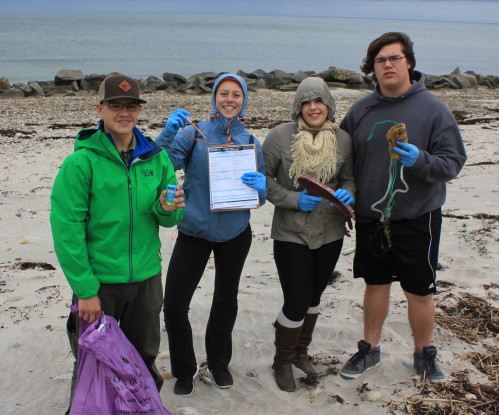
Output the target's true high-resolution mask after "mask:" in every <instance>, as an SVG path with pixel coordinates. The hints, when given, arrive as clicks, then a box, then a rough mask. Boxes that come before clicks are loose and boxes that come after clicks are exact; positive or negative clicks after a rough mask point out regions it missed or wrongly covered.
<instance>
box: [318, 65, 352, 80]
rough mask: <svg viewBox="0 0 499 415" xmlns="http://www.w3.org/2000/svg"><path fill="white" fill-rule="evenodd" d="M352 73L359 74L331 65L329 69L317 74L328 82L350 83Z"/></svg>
mask: <svg viewBox="0 0 499 415" xmlns="http://www.w3.org/2000/svg"><path fill="white" fill-rule="evenodd" d="M352 75H357V72H355V71H350V70H348V69H341V68H336V67H335V66H331V67H330V68H328V69H327V70H325V71H322V72H320V73H318V74H317V76H318V77H320V78H322V79H324V80H325V81H326V82H341V83H345V84H346V83H348V80H349V78H350V77H351V76H352Z"/></svg>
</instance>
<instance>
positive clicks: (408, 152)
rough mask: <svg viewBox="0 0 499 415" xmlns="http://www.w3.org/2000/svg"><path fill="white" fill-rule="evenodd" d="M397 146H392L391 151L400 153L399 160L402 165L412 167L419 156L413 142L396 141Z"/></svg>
mask: <svg viewBox="0 0 499 415" xmlns="http://www.w3.org/2000/svg"><path fill="white" fill-rule="evenodd" d="M397 146H398V147H400V148H398V147H395V146H393V151H395V153H397V154H400V162H401V163H402V166H404V167H412V166H414V163H416V161H417V159H418V158H419V148H417V147H416V146H415V145H413V144H409V143H404V142H403V141H397Z"/></svg>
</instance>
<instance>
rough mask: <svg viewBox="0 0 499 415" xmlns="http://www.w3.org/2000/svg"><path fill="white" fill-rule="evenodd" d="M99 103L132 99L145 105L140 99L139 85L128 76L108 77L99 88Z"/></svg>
mask: <svg viewBox="0 0 499 415" xmlns="http://www.w3.org/2000/svg"><path fill="white" fill-rule="evenodd" d="M98 95H99V102H100V103H102V102H104V101H111V100H113V99H120V98H130V99H135V100H137V101H139V102H140V103H145V102H147V101H144V100H143V99H141V98H140V90H139V83H138V82H137V81H136V80H135V79H132V78H130V77H129V76H126V75H113V76H108V77H107V78H106V79H104V80H103V81H102V83H101V84H100V86H99V93H98Z"/></svg>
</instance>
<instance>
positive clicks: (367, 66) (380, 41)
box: [360, 32, 416, 81]
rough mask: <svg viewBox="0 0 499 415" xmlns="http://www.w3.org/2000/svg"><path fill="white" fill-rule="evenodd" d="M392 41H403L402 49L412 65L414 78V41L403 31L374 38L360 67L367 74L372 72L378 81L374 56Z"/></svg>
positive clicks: (410, 70)
mask: <svg viewBox="0 0 499 415" xmlns="http://www.w3.org/2000/svg"><path fill="white" fill-rule="evenodd" d="M392 43H402V51H403V53H404V56H405V58H406V59H407V62H409V64H410V65H411V67H410V69H409V74H410V76H411V78H412V70H413V69H414V67H415V66H416V57H415V56H414V50H413V45H414V44H413V43H412V41H411V38H410V37H409V36H408V35H406V34H405V33H402V32H388V33H385V34H383V35H381V36H380V37H378V38H376V39H374V40H373V41H372V42H371V43H370V44H369V47H368V48H367V54H366V57H365V58H364V61H363V62H364V64H363V65H362V66H361V67H360V69H361V70H362V72H364V73H365V74H366V75H369V74H370V73H372V74H373V79H374V80H375V81H376V75H374V58H375V57H376V55H377V54H378V53H379V51H380V50H381V49H382V48H384V47H385V46H387V45H391V44H392Z"/></svg>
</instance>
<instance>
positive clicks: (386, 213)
mask: <svg viewBox="0 0 499 415" xmlns="http://www.w3.org/2000/svg"><path fill="white" fill-rule="evenodd" d="M385 123H392V124H395V125H396V126H397V127H399V128H400V130H401V131H402V130H403V131H404V132H405V125H404V124H403V123H399V122H396V121H391V120H386V121H380V122H377V123H376V124H374V126H373V128H372V129H371V133H370V134H369V137H367V141H369V140H370V139H371V138H373V134H374V129H375V128H376V127H377V126H378V125H380V124H385ZM392 128H393V127H392ZM388 131H390V130H388ZM388 138H389V137H388V133H387V139H388ZM389 172H390V180H389V181H388V187H387V189H386V192H385V194H384V196H383V197H382V198H381V199H380V200H378V201H377V202H376V203H374V204H373V205H371V210H372V211H374V212H378V213H379V214H380V215H381V218H380V221H381V222H383V223H385V222H387V221H388V220H389V219H390V217H391V215H392V210H393V208H394V206H395V195H396V194H397V193H407V191H408V190H409V185H408V184H407V182H406V181H405V179H404V166H403V165H402V164H400V168H399V162H398V160H397V158H396V157H395V156H394V154H393V152H392V151H390V167H389ZM398 177H400V180H401V181H402V183H403V184H404V188H402V189H396V190H395V182H396V181H397V178H398ZM385 201H387V202H386V206H385V209H384V210H380V209H378V208H377V207H376V206H378V205H380V204H381V203H383V202H385Z"/></svg>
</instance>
